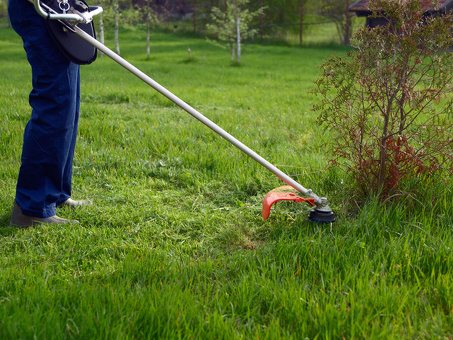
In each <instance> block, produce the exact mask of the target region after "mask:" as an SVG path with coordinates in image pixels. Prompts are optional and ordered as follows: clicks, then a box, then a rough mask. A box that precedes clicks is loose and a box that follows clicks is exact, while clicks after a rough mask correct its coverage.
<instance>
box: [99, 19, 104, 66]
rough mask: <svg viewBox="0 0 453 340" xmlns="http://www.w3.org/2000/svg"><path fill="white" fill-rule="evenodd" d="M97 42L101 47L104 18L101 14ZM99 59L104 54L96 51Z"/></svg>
mask: <svg viewBox="0 0 453 340" xmlns="http://www.w3.org/2000/svg"><path fill="white" fill-rule="evenodd" d="M99 41H100V43H101V44H102V45H104V17H103V14H102V13H101V14H100V15H99ZM98 53H99V54H100V56H101V57H103V56H104V53H102V52H100V51H98Z"/></svg>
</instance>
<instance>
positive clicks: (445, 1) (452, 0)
mask: <svg viewBox="0 0 453 340" xmlns="http://www.w3.org/2000/svg"><path fill="white" fill-rule="evenodd" d="M369 2H370V0H358V1H356V2H354V3H353V4H352V5H351V6H349V10H350V11H351V12H370V13H371V11H370V9H369V7H368V4H369ZM420 2H421V3H422V6H423V10H424V11H426V12H429V11H433V10H435V11H442V10H445V9H447V8H450V7H452V6H453V0H436V2H437V3H438V4H439V7H438V8H436V9H434V8H433V6H432V5H431V1H426V0H420Z"/></svg>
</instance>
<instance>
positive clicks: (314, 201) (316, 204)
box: [31, 0, 335, 223]
mask: <svg viewBox="0 0 453 340" xmlns="http://www.w3.org/2000/svg"><path fill="white" fill-rule="evenodd" d="M31 1H33V3H34V6H35V9H36V10H37V12H38V13H39V14H40V15H41V16H43V17H44V18H45V19H47V20H48V21H51V20H57V21H56V22H55V23H57V22H58V23H59V24H58V25H57V26H56V25H54V24H51V25H48V27H49V28H50V31H51V34H52V35H53V36H54V38H55V40H56V41H57V43H58V44H59V46H60V48H61V49H62V51H63V52H64V53H65V54H66V55H67V56H68V57H69V58H70V59H71V60H73V61H74V62H76V63H79V64H89V63H91V62H92V61H94V59H95V55H96V49H98V50H99V51H101V52H102V53H104V54H105V55H107V56H108V57H110V58H111V59H113V60H114V61H116V62H117V63H118V64H119V65H121V66H123V67H124V68H125V69H127V70H128V71H130V72H131V73H133V74H134V75H135V76H137V77H138V78H139V79H141V80H142V81H144V82H145V83H146V84H148V85H149V86H151V87H152V88H154V89H155V90H156V91H158V92H160V93H161V94H162V95H164V96H165V97H167V98H168V99H170V100H171V101H172V102H174V103H175V104H177V105H178V106H180V107H181V108H182V109H184V110H185V111H186V112H187V113H189V114H190V115H192V116H193V117H194V118H196V119H197V120H199V121H200V122H201V123H203V124H204V125H206V126H207V127H208V128H210V129H211V130H212V131H214V132H215V133H217V134H219V135H220V136H222V137H223V138H225V139H226V140H227V141H228V142H230V143H231V144H233V145H234V146H236V147H237V148H238V149H239V150H241V151H242V152H244V153H245V154H247V155H248V156H250V157H251V158H253V159H254V160H255V161H256V162H258V163H260V164H261V165H262V166H264V167H265V168H266V169H268V170H269V171H271V172H272V173H273V174H274V175H276V176H277V177H278V178H280V179H281V180H283V181H284V182H285V183H286V184H288V185H289V186H284V187H280V188H277V189H274V190H272V191H271V192H269V193H268V194H267V195H266V196H265V198H264V201H263V210H262V217H263V218H264V219H267V218H268V217H269V214H270V209H271V207H272V205H273V204H274V203H275V202H277V201H293V202H296V203H298V202H307V203H308V204H309V205H311V206H312V207H313V208H312V209H311V211H310V213H309V215H308V218H309V220H311V221H314V222H318V223H329V222H334V221H335V214H334V213H333V212H332V210H331V209H330V208H329V206H328V205H327V199H326V198H324V197H318V196H317V195H316V194H315V193H313V191H312V190H309V189H305V188H304V187H303V186H302V185H300V184H299V183H297V182H296V181H295V180H293V179H292V178H291V177H289V176H288V175H286V174H285V173H283V172H282V171H281V170H279V169H278V168H277V167H275V166H274V165H272V164H271V163H269V162H268V161H267V160H265V159H264V158H263V157H261V156H260V155H258V154H257V153H256V152H255V151H253V150H252V149H250V148H249V147H247V146H246V145H244V144H243V143H241V142H240V141H239V140H237V139H236V138H235V137H233V136H232V135H230V134H229V133H228V132H226V131H225V130H223V129H222V128H221V127H219V126H218V125H216V124H215V123H213V122H212V121H211V120H209V119H208V118H206V117H205V116H203V115H202V114H201V113H200V112H198V111H197V110H195V109H194V108H193V107H191V106H190V105H188V104H187V103H185V102H184V101H183V100H181V99H180V98H178V97H177V96H175V95H174V94H173V93H171V92H170V91H168V90H167V89H165V88H164V87H163V86H161V85H160V84H158V83H157V82H156V81H154V80H153V79H151V78H150V77H149V76H147V75H146V74H145V73H143V72H142V71H140V70H139V69H137V68H136V67H135V66H133V65H132V64H130V63H129V62H128V61H126V60H125V59H123V58H122V57H120V56H119V55H117V54H116V53H114V52H113V51H112V50H110V49H109V48H108V47H106V46H105V45H103V44H101V43H100V42H99V41H97V40H96V39H95V37H94V35H95V34H94V26H93V24H92V21H93V16H94V15H97V14H100V13H101V12H102V8H101V7H89V8H88V6H86V10H84V9H83V8H82V9H81V8H80V6H76V5H73V4H72V3H71V2H68V0H52V1H51V3H52V4H53V5H48V4H47V5H46V4H43V3H41V1H40V0H31ZM80 2H83V0H76V3H78V4H80ZM46 3H48V2H46ZM83 3H84V2H83ZM82 7H83V6H82ZM80 38H81V39H83V40H81V39H80ZM289 189H295V190H297V192H299V193H302V194H303V195H305V196H308V197H309V198H303V197H300V196H298V195H297V194H296V193H294V192H291V190H289Z"/></svg>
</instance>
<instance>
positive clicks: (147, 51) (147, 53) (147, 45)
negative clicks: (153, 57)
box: [146, 17, 150, 58]
mask: <svg viewBox="0 0 453 340" xmlns="http://www.w3.org/2000/svg"><path fill="white" fill-rule="evenodd" d="M149 26H150V24H149V17H148V19H147V20H146V58H149V53H150V48H149V33H150V32H149V31H150V29H149Z"/></svg>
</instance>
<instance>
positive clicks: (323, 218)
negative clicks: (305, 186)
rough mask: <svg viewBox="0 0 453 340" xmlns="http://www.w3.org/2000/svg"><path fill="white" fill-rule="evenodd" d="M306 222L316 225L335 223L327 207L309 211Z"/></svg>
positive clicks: (331, 212)
mask: <svg viewBox="0 0 453 340" xmlns="http://www.w3.org/2000/svg"><path fill="white" fill-rule="evenodd" d="M308 220H309V221H312V222H316V223H332V222H335V214H334V212H333V211H332V209H330V207H329V206H328V205H324V206H322V207H315V208H313V209H311V210H310V213H309V214H308Z"/></svg>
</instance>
